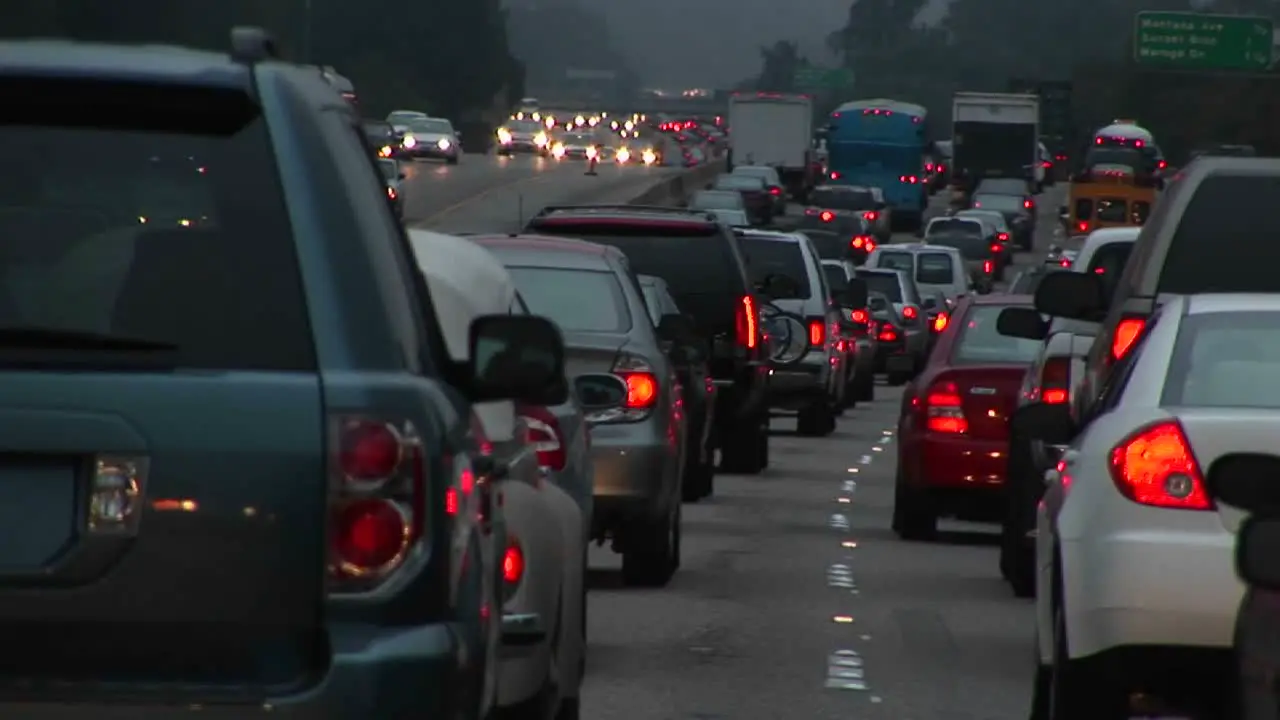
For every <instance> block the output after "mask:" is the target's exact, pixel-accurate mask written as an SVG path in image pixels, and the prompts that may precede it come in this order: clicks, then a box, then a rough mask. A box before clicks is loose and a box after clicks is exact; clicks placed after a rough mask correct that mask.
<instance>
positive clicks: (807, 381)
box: [738, 230, 845, 436]
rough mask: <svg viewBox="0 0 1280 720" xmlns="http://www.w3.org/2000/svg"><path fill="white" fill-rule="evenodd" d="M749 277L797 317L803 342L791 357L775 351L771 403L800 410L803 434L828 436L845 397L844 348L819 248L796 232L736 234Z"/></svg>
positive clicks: (755, 231)
mask: <svg viewBox="0 0 1280 720" xmlns="http://www.w3.org/2000/svg"><path fill="white" fill-rule="evenodd" d="M738 245H739V247H741V248H742V254H743V255H744V256H745V257H746V259H747V269H748V271H749V272H750V273H751V280H752V282H753V283H755V285H756V287H757V288H759V289H760V290H761V291H762V292H763V294H764V295H765V296H766V297H767V298H768V299H769V302H770V304H772V305H774V306H776V307H777V308H778V309H780V310H782V311H783V312H786V313H790V314H792V315H794V316H796V317H798V318H799V320H800V321H801V322H802V323H803V324H804V328H805V332H806V334H807V336H808V337H807V338H806V339H807V341H808V342H807V345H806V347H805V349H804V351H803V352H802V354H800V355H798V356H797V357H796V359H795V360H788V361H785V362H783V361H780V359H779V358H778V356H777V355H775V356H774V367H773V374H772V376H771V378H770V381H769V406H770V407H772V408H776V409H780V410H794V411H796V412H798V413H799V416H798V417H797V422H796V429H797V431H798V432H799V433H800V434H801V435H810V436H820V435H829V434H831V432H833V431H834V430H835V427H836V420H835V418H836V415H835V413H836V409H837V408H839V407H840V406H841V404H842V403H843V402H844V392H845V382H844V381H845V370H844V363H845V358H844V353H843V351H842V350H841V349H840V325H841V323H840V310H839V308H837V307H834V306H832V305H831V304H830V303H828V302H827V299H828V298H829V297H830V295H831V292H830V289H829V288H828V286H827V277H826V274H825V273H823V271H822V265H821V260H820V259H819V258H818V251H817V250H816V249H814V247H813V243H812V242H811V241H810V240H809V238H808V237H806V236H804V235H802V234H800V233H782V232H773V231H769V230H749V231H746V232H742V233H740V234H739V235H738Z"/></svg>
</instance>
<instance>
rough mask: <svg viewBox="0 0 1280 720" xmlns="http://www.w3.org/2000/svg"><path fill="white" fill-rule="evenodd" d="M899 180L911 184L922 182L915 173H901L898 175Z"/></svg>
mask: <svg viewBox="0 0 1280 720" xmlns="http://www.w3.org/2000/svg"><path fill="white" fill-rule="evenodd" d="M898 181H899V182H904V183H907V184H909V185H915V184H916V183H918V182H920V178H918V177H916V176H915V175H900V176H898Z"/></svg>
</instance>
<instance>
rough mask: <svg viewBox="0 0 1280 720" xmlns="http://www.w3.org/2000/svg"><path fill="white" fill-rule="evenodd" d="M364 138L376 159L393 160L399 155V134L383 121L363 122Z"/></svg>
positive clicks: (367, 120)
mask: <svg viewBox="0 0 1280 720" xmlns="http://www.w3.org/2000/svg"><path fill="white" fill-rule="evenodd" d="M361 125H362V126H363V128H364V138H365V140H367V141H368V142H369V147H371V148H373V152H374V154H375V155H377V156H378V157H382V158H393V157H396V156H397V155H399V154H400V152H401V147H400V133H398V132H396V129H395V128H394V127H392V126H391V123H389V122H387V121H385V120H369V119H366V120H363V121H362V122H361Z"/></svg>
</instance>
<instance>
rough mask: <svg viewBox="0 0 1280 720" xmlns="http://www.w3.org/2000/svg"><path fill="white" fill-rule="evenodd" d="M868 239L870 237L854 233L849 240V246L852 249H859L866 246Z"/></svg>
mask: <svg viewBox="0 0 1280 720" xmlns="http://www.w3.org/2000/svg"><path fill="white" fill-rule="evenodd" d="M870 240H871V238H869V237H867V236H865V235H856V236H854V238H853V239H852V240H850V241H849V247H852V248H853V249H854V250H861V249H863V248H865V247H866V245H867V243H868V242H869V241H870Z"/></svg>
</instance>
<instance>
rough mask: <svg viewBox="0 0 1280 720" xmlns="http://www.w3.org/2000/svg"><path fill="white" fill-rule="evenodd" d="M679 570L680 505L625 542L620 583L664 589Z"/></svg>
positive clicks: (640, 528)
mask: <svg viewBox="0 0 1280 720" xmlns="http://www.w3.org/2000/svg"><path fill="white" fill-rule="evenodd" d="M678 567H680V503H676V508H675V510H674V511H671V512H668V513H667V516H666V517H665V518H664V519H662V520H660V521H658V522H655V523H651V524H648V525H647V526H640V527H638V528H636V529H635V530H634V531H633V532H632V533H631V539H629V540H627V550H626V551H625V552H624V553H622V582H623V584H625V585H630V586H632V587H664V586H665V585H666V584H667V583H669V582H671V576H672V575H674V574H675V572H676V568H678Z"/></svg>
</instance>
